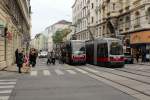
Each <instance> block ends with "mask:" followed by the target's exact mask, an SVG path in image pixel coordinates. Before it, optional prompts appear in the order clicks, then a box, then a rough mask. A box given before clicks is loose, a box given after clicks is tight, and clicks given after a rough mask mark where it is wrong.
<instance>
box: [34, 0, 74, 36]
mask: <svg viewBox="0 0 150 100" xmlns="http://www.w3.org/2000/svg"><path fill="white" fill-rule="evenodd" d="M73 3H74V0H31V7H32V37H34V36H35V34H37V33H40V32H42V31H43V30H44V29H45V28H46V27H47V26H50V25H51V24H53V23H55V22H57V21H59V20H62V19H65V20H69V21H71V20H72V18H71V17H72V9H71V6H72V5H73Z"/></svg>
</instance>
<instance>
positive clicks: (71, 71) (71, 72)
mask: <svg viewBox="0 0 150 100" xmlns="http://www.w3.org/2000/svg"><path fill="white" fill-rule="evenodd" d="M66 71H67V72H68V73H70V74H74V75H75V74H77V73H76V72H75V71H73V70H66Z"/></svg>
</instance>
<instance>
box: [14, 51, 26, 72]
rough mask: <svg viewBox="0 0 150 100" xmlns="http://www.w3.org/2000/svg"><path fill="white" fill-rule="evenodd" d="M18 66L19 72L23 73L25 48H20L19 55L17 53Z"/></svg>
mask: <svg viewBox="0 0 150 100" xmlns="http://www.w3.org/2000/svg"><path fill="white" fill-rule="evenodd" d="M16 63H17V66H18V72H19V73H21V68H22V66H23V63H24V57H23V49H19V50H18V55H17V61H16Z"/></svg>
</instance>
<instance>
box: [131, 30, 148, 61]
mask: <svg viewBox="0 0 150 100" xmlns="http://www.w3.org/2000/svg"><path fill="white" fill-rule="evenodd" d="M130 44H131V47H132V54H133V55H134V56H136V55H137V53H139V56H140V57H141V58H142V61H147V60H150V30H148V31H140V32H135V33H132V34H131V35H130Z"/></svg>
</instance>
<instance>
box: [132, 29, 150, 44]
mask: <svg viewBox="0 0 150 100" xmlns="http://www.w3.org/2000/svg"><path fill="white" fill-rule="evenodd" d="M130 43H131V44H138V43H150V31H142V32H136V33H133V34H131V36H130Z"/></svg>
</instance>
